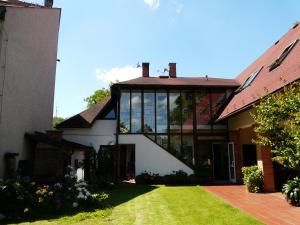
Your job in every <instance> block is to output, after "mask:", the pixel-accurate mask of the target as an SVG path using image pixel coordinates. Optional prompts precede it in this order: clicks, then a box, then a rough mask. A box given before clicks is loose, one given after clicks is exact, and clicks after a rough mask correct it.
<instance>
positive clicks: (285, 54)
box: [269, 39, 298, 72]
mask: <svg viewBox="0 0 300 225" xmlns="http://www.w3.org/2000/svg"><path fill="white" fill-rule="evenodd" d="M297 42H298V39H296V40H295V41H293V42H292V43H291V44H290V45H289V46H287V47H286V48H285V49H284V51H283V52H282V53H281V55H280V56H279V58H277V59H276V60H275V61H274V62H273V63H272V64H271V65H270V66H269V71H270V72H271V71H272V70H274V69H276V68H277V67H278V66H280V64H281V63H282V62H283V60H284V59H285V58H286V57H287V56H288V54H289V53H290V52H291V51H292V49H293V48H294V47H295V45H296V44H297Z"/></svg>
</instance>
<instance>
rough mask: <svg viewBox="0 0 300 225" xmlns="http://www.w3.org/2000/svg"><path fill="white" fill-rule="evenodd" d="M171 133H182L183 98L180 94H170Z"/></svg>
mask: <svg viewBox="0 0 300 225" xmlns="http://www.w3.org/2000/svg"><path fill="white" fill-rule="evenodd" d="M169 113H170V115H169V120H170V132H171V133H180V132H181V97H180V92H170V93H169Z"/></svg>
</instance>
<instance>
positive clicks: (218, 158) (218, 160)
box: [212, 143, 236, 182]
mask: <svg viewBox="0 0 300 225" xmlns="http://www.w3.org/2000/svg"><path fill="white" fill-rule="evenodd" d="M212 148H213V164H214V166H213V173H214V178H215V179H216V180H218V181H230V182H235V181H236V178H235V161H234V148H233V143H213V146H212Z"/></svg>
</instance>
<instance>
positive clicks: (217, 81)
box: [113, 77, 240, 87]
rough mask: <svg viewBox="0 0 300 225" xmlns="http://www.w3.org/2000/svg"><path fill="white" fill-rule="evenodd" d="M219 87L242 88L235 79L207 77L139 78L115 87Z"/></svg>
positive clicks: (120, 83)
mask: <svg viewBox="0 0 300 225" xmlns="http://www.w3.org/2000/svg"><path fill="white" fill-rule="evenodd" d="M127 85H128V86H143V87H145V86H153V85H155V86H170V87H174V86H195V87H199V86H206V87H207V86H212V87H215V86H219V87H238V86H240V85H239V83H237V82H236V81H235V80H234V79H222V78H210V77H209V78H206V77H176V78H169V77H166V78H161V77H138V78H135V79H132V80H128V81H124V82H119V83H116V84H114V85H113V86H123V87H125V86H127Z"/></svg>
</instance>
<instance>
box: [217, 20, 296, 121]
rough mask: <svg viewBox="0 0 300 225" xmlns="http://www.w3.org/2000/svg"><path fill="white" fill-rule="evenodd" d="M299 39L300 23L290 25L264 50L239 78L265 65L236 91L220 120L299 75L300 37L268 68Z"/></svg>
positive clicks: (243, 77) (240, 82) (237, 79)
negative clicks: (282, 57)
mask: <svg viewBox="0 0 300 225" xmlns="http://www.w3.org/2000/svg"><path fill="white" fill-rule="evenodd" d="M296 39H299V40H300V25H299V26H296V27H294V28H291V29H290V30H289V31H288V32H287V33H286V34H285V35H284V36H283V37H282V38H281V39H280V40H279V42H278V43H277V44H273V46H271V47H270V48H269V49H268V50H267V51H266V52H265V53H264V54H262V55H261V56H260V57H259V58H258V59H257V60H255V61H254V62H253V63H252V64H251V65H250V66H249V67H248V68H246V69H245V70H244V71H243V72H242V73H241V74H240V75H239V76H237V78H236V81H237V82H238V83H239V84H243V83H244V81H245V80H246V79H247V78H248V77H249V75H250V74H251V73H253V72H254V71H256V70H257V69H259V68H260V67H262V66H263V68H262V70H261V71H260V73H259V74H258V75H257V77H256V78H255V79H254V81H253V82H252V83H251V85H250V86H249V87H247V88H245V89H244V90H242V91H241V92H239V93H237V94H236V95H235V96H234V97H233V98H232V99H231V101H230V102H229V104H228V105H227V106H226V107H225V109H224V111H223V112H222V113H221V115H220V117H219V120H220V119H224V118H226V117H229V116H231V115H233V114H236V113H238V112H240V111H242V110H244V109H246V108H249V107H251V106H252V104H253V103H255V102H257V101H258V100H259V99H260V97H263V96H265V95H267V94H268V93H272V92H275V91H277V90H279V89H281V88H283V87H284V86H285V85H287V84H289V83H291V82H293V81H296V80H298V79H299V78H300V41H298V43H297V44H296V45H295V47H294V48H293V49H292V50H291V52H290V53H289V54H288V55H287V57H286V58H285V60H284V61H283V62H282V63H281V65H280V66H278V67H277V68H275V69H273V70H271V71H269V66H270V65H271V64H272V63H273V62H274V61H275V60H276V59H277V58H278V57H279V56H280V55H281V53H282V52H283V51H284V50H285V48H286V47H288V46H289V45H290V44H291V43H292V42H294V41H295V40H296Z"/></svg>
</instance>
